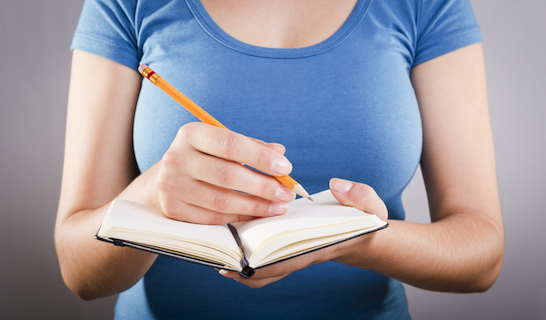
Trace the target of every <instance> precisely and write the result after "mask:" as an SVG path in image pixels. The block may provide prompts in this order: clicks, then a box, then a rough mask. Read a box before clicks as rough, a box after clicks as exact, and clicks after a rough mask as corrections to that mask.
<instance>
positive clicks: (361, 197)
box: [330, 178, 388, 220]
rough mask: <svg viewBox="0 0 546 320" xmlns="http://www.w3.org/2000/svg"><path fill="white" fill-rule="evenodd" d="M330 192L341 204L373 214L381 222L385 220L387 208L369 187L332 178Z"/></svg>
mask: <svg viewBox="0 0 546 320" xmlns="http://www.w3.org/2000/svg"><path fill="white" fill-rule="evenodd" d="M330 190H331V191H332V194H333V195H334V197H335V198H336V199H337V200H338V201H339V202H341V204H344V205H346V206H351V207H355V208H357V209H359V210H362V211H364V212H366V213H369V214H375V215H377V216H378V217H379V218H380V219H382V220H387V217H388V211H387V206H385V203H384V202H383V200H381V198H379V196H378V195H377V193H376V192H375V190H374V189H373V188H372V187H370V186H369V185H366V184H362V183H357V182H352V181H349V180H343V179H337V178H333V179H331V180H330Z"/></svg>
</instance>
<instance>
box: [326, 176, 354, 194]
mask: <svg viewBox="0 0 546 320" xmlns="http://www.w3.org/2000/svg"><path fill="white" fill-rule="evenodd" d="M352 187H353V183H352V182H350V181H347V180H342V179H332V182H331V184H330V188H332V189H333V190H335V191H337V192H341V193H347V192H349V190H351V188H352Z"/></svg>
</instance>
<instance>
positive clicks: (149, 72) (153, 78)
mask: <svg viewBox="0 0 546 320" xmlns="http://www.w3.org/2000/svg"><path fill="white" fill-rule="evenodd" d="M142 75H143V76H144V77H145V78H146V79H148V80H150V81H151V82H152V83H153V84H156V82H157V79H159V75H158V74H157V73H155V72H154V71H153V70H152V69H150V67H146V68H144V70H142Z"/></svg>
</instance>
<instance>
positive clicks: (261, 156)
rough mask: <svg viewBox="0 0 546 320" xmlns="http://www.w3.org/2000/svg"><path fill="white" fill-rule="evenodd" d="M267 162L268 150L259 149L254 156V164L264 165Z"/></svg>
mask: <svg viewBox="0 0 546 320" xmlns="http://www.w3.org/2000/svg"><path fill="white" fill-rule="evenodd" d="M268 160H269V150H268V149H260V151H258V153H257V154H256V163H258V164H260V165H266V162H267V161H268Z"/></svg>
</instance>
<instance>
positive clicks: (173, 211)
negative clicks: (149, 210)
mask: <svg viewBox="0 0 546 320" xmlns="http://www.w3.org/2000/svg"><path fill="white" fill-rule="evenodd" d="M159 201H160V205H161V210H162V211H163V213H164V214H165V215H166V216H167V217H169V218H170V219H174V220H179V221H185V222H191V223H197V224H208V225H220V224H226V223H232V222H241V221H249V220H252V219H254V217H252V216H247V215H239V214H226V213H219V212H215V211H212V210H208V209H205V208H202V207H198V206H194V205H191V204H188V203H185V202H182V201H178V200H176V199H173V198H168V199H166V198H162V197H161V196H160V199H159Z"/></svg>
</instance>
